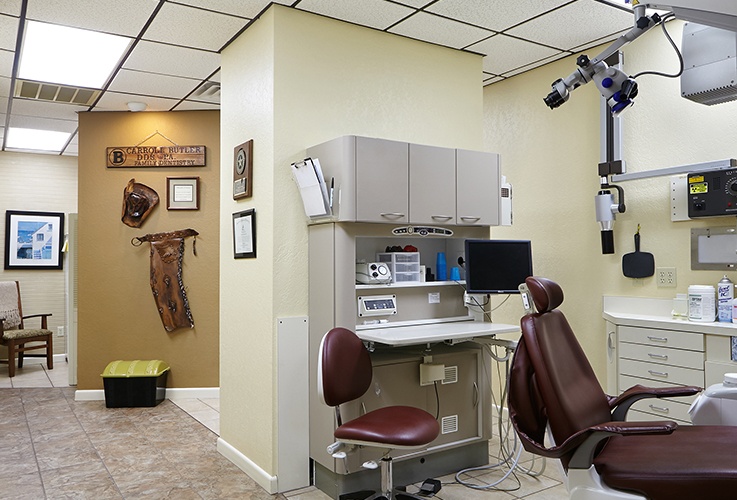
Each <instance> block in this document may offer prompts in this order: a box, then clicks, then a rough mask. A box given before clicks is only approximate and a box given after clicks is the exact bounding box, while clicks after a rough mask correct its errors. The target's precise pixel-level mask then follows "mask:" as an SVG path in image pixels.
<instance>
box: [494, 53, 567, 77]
mask: <svg viewBox="0 0 737 500" xmlns="http://www.w3.org/2000/svg"><path fill="white" fill-rule="evenodd" d="M569 55H570V54H569V53H568V52H559V53H558V54H556V55H554V56H550V57H546V58H545V59H542V60H540V61H537V62H534V63H532V64H527V65H525V66H522V67H519V68H517V69H514V70H512V71H509V72H508V73H504V75H503V76H504V77H506V78H509V77H511V76H515V75H519V74H520V73H524V72H525V71H530V70H531V69H535V68H539V67H540V66H544V65H546V64H548V63H551V62H553V61H557V60H558V59H562V58H563V57H568V56H569Z"/></svg>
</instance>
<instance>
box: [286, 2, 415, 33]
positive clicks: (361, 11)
mask: <svg viewBox="0 0 737 500" xmlns="http://www.w3.org/2000/svg"><path fill="white" fill-rule="evenodd" d="M297 8H298V9H300V10H304V11H307V12H312V13H315V14H320V15H323V16H328V17H332V18H334V19H342V20H344V21H348V22H351V23H355V24H360V25H362V26H368V27H370V28H375V29H379V30H385V29H386V28H388V27H389V26H392V25H393V24H395V23H397V22H398V21H400V20H402V19H404V18H405V17H407V16H409V15H411V14H412V13H414V12H416V11H415V9H411V8H409V7H405V6H402V5H397V4H394V3H391V2H387V1H385V0H361V2H355V1H353V0H337V1H336V0H302V1H301V2H299V4H298V5H297Z"/></svg>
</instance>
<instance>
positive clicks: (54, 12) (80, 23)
mask: <svg viewBox="0 0 737 500" xmlns="http://www.w3.org/2000/svg"><path fill="white" fill-rule="evenodd" d="M158 3H159V2H158V1H157V0H125V1H124V2H121V1H119V0H74V1H73V2H72V1H65V2H59V1H53V2H50V1H48V0H28V11H27V14H26V17H27V18H28V19H31V20H34V21H44V22H48V23H54V24H61V25H64V26H73V27H75V28H82V29H88V30H94V31H103V32H105V33H114V34H117V35H126V36H137V35H138V33H140V31H141V29H142V28H143V26H144V24H146V21H148V18H149V17H151V14H152V13H153V11H154V9H155V8H156V6H157V5H158Z"/></svg>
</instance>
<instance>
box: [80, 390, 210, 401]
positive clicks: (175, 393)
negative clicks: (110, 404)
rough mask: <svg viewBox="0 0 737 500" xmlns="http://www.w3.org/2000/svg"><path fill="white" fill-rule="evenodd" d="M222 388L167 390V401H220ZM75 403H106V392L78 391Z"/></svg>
mask: <svg viewBox="0 0 737 500" xmlns="http://www.w3.org/2000/svg"><path fill="white" fill-rule="evenodd" d="M219 398H220V387H189V388H187V387H183V388H177V387H173V388H169V387H167V388H166V399H172V400H177V399H219ZM74 400H75V401H104V400H105V391H104V390H102V389H93V390H79V389H78V390H77V391H75V392H74Z"/></svg>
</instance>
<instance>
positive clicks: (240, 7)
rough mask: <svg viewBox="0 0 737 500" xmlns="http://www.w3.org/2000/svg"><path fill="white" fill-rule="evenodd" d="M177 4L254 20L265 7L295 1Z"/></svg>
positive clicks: (221, 0)
mask: <svg viewBox="0 0 737 500" xmlns="http://www.w3.org/2000/svg"><path fill="white" fill-rule="evenodd" d="M177 3H183V4H186V5H191V6H193V7H201V8H203V9H208V10H214V11H216V12H222V13H223V14H230V15H231V16H241V17H248V18H251V19H252V18H254V17H255V16H256V15H257V14H258V13H259V12H261V11H262V10H263V9H264V7H266V6H267V5H269V4H271V3H278V4H282V5H291V4H292V3H294V0H277V1H275V2H270V1H269V0H177Z"/></svg>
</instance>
